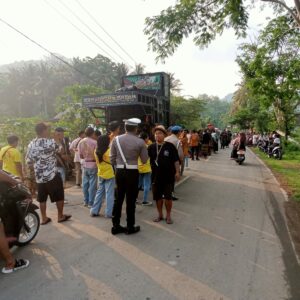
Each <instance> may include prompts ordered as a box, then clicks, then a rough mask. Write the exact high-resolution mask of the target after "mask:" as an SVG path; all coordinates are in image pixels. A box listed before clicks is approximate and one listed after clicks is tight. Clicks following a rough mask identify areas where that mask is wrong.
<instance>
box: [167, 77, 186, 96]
mask: <svg viewBox="0 0 300 300" xmlns="http://www.w3.org/2000/svg"><path fill="white" fill-rule="evenodd" d="M167 74H168V75H169V76H170V90H171V93H172V94H173V95H179V94H180V92H181V91H182V88H181V86H182V83H181V81H180V79H176V78H175V73H167Z"/></svg>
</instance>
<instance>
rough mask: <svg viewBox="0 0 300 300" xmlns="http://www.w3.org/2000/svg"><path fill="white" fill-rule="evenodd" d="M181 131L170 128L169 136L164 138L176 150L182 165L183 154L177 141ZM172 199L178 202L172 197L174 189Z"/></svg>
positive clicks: (176, 127)
mask: <svg viewBox="0 0 300 300" xmlns="http://www.w3.org/2000/svg"><path fill="white" fill-rule="evenodd" d="M181 130H182V128H181V127H180V126H178V125H175V126H172V127H171V128H170V131H171V135H169V136H167V137H166V138H165V141H166V142H169V143H172V144H173V145H174V146H175V148H176V149H177V152H178V156H179V163H180V164H181V163H183V159H184V153H183V149H182V145H181V142H180V139H179V135H180V133H181ZM172 199H173V200H178V198H176V197H175V196H174V188H173V194H172Z"/></svg>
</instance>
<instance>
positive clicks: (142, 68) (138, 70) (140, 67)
mask: <svg viewBox="0 0 300 300" xmlns="http://www.w3.org/2000/svg"><path fill="white" fill-rule="evenodd" d="M145 68H146V66H144V65H143V64H136V65H135V68H134V71H132V72H131V73H130V74H131V75H136V74H143V73H145Z"/></svg>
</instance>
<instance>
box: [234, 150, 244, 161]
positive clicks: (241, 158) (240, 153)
mask: <svg viewBox="0 0 300 300" xmlns="http://www.w3.org/2000/svg"><path fill="white" fill-rule="evenodd" d="M245 154H246V151H244V150H238V152H237V158H236V159H235V161H236V162H237V163H238V164H239V165H241V164H242V163H243V162H244V161H245V159H246V157H245Z"/></svg>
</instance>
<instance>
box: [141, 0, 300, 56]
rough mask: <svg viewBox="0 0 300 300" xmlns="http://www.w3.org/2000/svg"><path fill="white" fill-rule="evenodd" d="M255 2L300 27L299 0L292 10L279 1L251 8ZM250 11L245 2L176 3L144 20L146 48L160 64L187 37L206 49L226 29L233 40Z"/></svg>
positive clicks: (243, 29) (241, 31)
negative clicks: (272, 9) (289, 18)
mask: <svg viewBox="0 0 300 300" xmlns="http://www.w3.org/2000/svg"><path fill="white" fill-rule="evenodd" d="M259 2H260V3H261V4H265V3H268V4H269V5H271V6H272V7H273V8H274V10H275V11H276V13H280V12H282V11H284V12H286V11H288V13H289V15H290V16H291V17H292V18H293V24H292V25H291V26H292V27H295V25H296V24H297V25H298V26H300V0H294V3H295V6H294V7H288V6H287V5H286V3H285V1H283V0H260V1H255V2H254V1H252V3H253V5H254V4H255V5H257V4H258V3H259ZM250 9H251V5H249V2H248V1H246V0H227V1H224V0H214V1H207V0H178V1H177V3H176V4H175V5H174V6H170V7H168V8H167V9H165V10H163V11H162V12H161V13H160V14H159V15H157V16H154V17H149V18H147V19H146V28H145V33H146V34H147V35H148V42H149V43H148V45H149V48H150V49H152V50H153V51H154V52H156V53H157V60H162V61H163V60H164V59H165V58H166V57H168V56H171V55H172V54H173V53H174V52H175V50H176V49H177V48H178V46H179V45H180V44H181V43H182V41H183V39H184V38H186V37H188V36H190V35H192V36H193V40H194V43H195V44H196V45H197V46H199V47H204V46H207V45H208V44H209V43H210V42H211V41H212V40H214V39H215V38H216V37H217V36H218V35H221V34H222V33H223V31H224V30H225V29H228V28H232V29H233V30H234V32H235V34H236V36H237V37H241V36H245V34H246V29H247V24H248V18H249V11H250Z"/></svg>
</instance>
